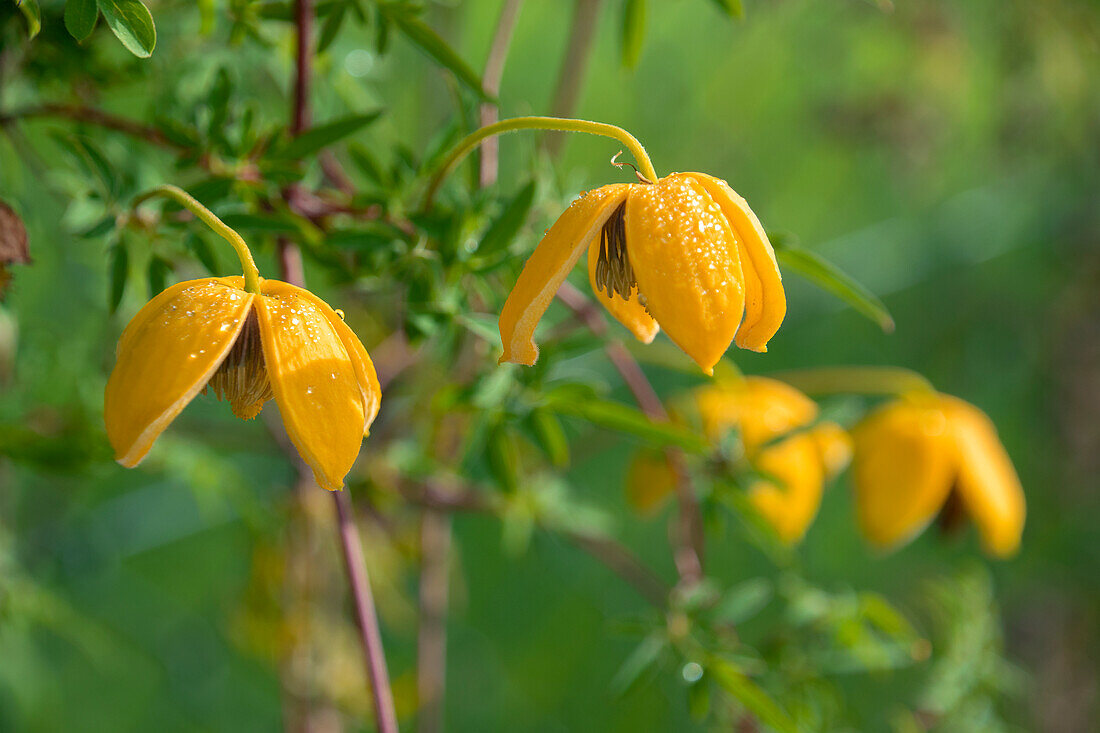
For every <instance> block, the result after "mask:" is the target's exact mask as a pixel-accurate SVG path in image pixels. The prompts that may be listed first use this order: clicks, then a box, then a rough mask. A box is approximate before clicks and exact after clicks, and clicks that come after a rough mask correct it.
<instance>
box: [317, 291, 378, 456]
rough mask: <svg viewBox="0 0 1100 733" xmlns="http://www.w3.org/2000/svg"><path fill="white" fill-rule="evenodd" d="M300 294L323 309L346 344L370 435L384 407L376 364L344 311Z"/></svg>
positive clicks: (365, 427) (366, 429)
mask: <svg viewBox="0 0 1100 733" xmlns="http://www.w3.org/2000/svg"><path fill="white" fill-rule="evenodd" d="M299 294H300V295H301V296H302V297H303V298H307V299H309V300H311V301H312V302H313V304H314V305H316V306H317V307H318V308H320V309H321V312H322V313H324V314H325V315H326V316H328V319H329V323H331V324H332V328H333V330H335V331H336V335H337V336H339V337H340V341H341V342H342V343H343V344H344V350H345V351H347V352H348V356H349V357H350V358H351V363H352V366H354V367H355V376H356V378H357V379H358V380H359V387H360V390H361V391H362V393H363V407H364V413H365V420H366V424H365V426H364V427H363V434H364V435H369V434H370V426H371V423H373V422H374V418H376V417H377V416H378V410H379V408H380V407H381V406H382V387H381V386H380V385H379V384H378V374H377V373H376V372H375V370H374V362H372V361H371V358H370V355H369V354H368V353H367V350H366V349H365V348H364V347H363V342H362V341H360V340H359V337H358V336H356V335H355V332H354V331H352V330H351V327H350V326H348V324H347V323H345V322H344V311H342V310H339V309H336V310H333V309H332V308H330V307H329V305H328V303H326V302H325V301H323V300H321V299H320V298H318V297H317V296H316V295H314V294H313V293H311V292H310V291H308V290H302V291H301V292H300V293H299Z"/></svg>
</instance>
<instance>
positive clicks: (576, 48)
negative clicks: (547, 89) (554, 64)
mask: <svg viewBox="0 0 1100 733" xmlns="http://www.w3.org/2000/svg"><path fill="white" fill-rule="evenodd" d="M599 14H600V0H576V3H575V5H574V6H573V23H572V25H571V26H570V28H569V47H568V48H567V49H566V50H565V57H564V58H563V59H562V64H561V69H560V70H559V71H558V83H557V86H556V87H555V89H554V101H553V102H552V103H551V104H550V114H551V115H552V116H554V117H572V116H573V112H574V111H575V110H576V108H577V100H578V99H579V97H580V93H581V85H582V84H583V83H584V71H585V68H586V67H587V66H588V56H589V54H591V53H592V42H593V41H594V40H595V38H596V21H597V19H598V18H599ZM564 144H565V135H563V134H562V133H560V132H557V133H549V134H548V135H547V138H546V148H547V150H549V151H550V155H552V156H554V155H557V154H558V153H559V152H561V147H562V145H564Z"/></svg>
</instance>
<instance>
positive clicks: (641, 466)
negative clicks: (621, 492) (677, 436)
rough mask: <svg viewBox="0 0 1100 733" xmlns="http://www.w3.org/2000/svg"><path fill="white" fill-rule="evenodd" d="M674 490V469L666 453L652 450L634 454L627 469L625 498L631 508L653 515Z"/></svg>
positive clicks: (647, 515) (645, 514)
mask: <svg viewBox="0 0 1100 733" xmlns="http://www.w3.org/2000/svg"><path fill="white" fill-rule="evenodd" d="M674 493H676V472H675V471H674V470H673V468H672V465H671V464H670V463H669V461H668V456H666V455H665V454H664V453H661V452H660V451H653V450H641V451H639V452H638V453H636V454H635V455H634V458H633V459H631V461H630V465H629V466H628V467H627V471H626V501H627V503H628V504H630V506H631V507H632V508H633V509H634V511H636V512H637V513H638V514H640V515H642V516H644V517H652V516H654V515H655V514H657V512H658V511H659V510H660V508H661V506H662V505H664V503H665V500H666V499H668V497H670V496H672V495H673V494H674Z"/></svg>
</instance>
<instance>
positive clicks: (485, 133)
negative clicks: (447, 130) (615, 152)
mask: <svg viewBox="0 0 1100 733" xmlns="http://www.w3.org/2000/svg"><path fill="white" fill-rule="evenodd" d="M517 130H557V131H559V132H583V133H587V134H589V135H602V136H604V137H610V138H612V139H615V140H618V141H619V142H621V143H622V144H623V145H625V146H626V149H627V150H629V151H630V154H631V155H632V156H634V160H635V161H637V163H638V165H639V167H640V168H641V170H642V175H643V176H645V177H646V178H647V179H649V180H650V181H656V180H657V178H658V176H657V171H656V170H654V168H653V163H652V161H650V159H649V154H648V153H646V151H645V148H644V147H642V144H641V143H640V142H638V138H636V137H634V136H633V135H631V134H630V133H629V132H627V131H626V130H624V129H622V128H621V127H616V126H615V125H609V124H607V123H604V122H590V121H588V120H571V119H566V118H562V117H513V118H511V119H508V120H501V121H500V122H496V123H493V124H492V125H486V126H485V127H482V128H481V129H479V130H475V131H474V132H472V133H470V134H469V135H467V136H466V137H465V138H463V139H462V140H461V141H460V142H459V143H458V145H456V146H455V147H454V148H453V149H452V150H451V152H450V153H449V154H448V155H447V157H446V158H445V159H444V161H443V163H441V164H440V166H439V167H438V168H437V169H436V171H435V173H434V174H432V178H431V181H430V182H429V184H428V191H427V193H426V194H425V196H424V209H430V208H431V206H432V201H433V199H435V194H436V191H437V190H438V189H439V186H440V184H442V183H443V179H445V178H446V177H447V174H448V173H450V172H451V171H452V170H453V169H454V167H455V166H456V165H458V163H459V162H460V161H461V160H462V159H463V158H465V157H466V155H467V154H469V153H470V151H471V150H473V149H474V148H476V147H477V146H478V144H479V143H480V142H481V141H482V140H485V139H487V138H490V137H493V136H494V135H502V134H504V133H506V132H515V131H517Z"/></svg>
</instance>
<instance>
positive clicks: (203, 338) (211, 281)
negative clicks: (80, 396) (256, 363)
mask: <svg viewBox="0 0 1100 733" xmlns="http://www.w3.org/2000/svg"><path fill="white" fill-rule="evenodd" d="M239 284H240V278H203V279H201V280H189V281H187V282H182V283H178V284H176V285H173V286H171V287H169V288H167V289H166V290H164V291H163V292H162V293H160V294H159V295H157V296H156V297H155V298H153V299H152V300H151V301H149V302H148V303H146V304H145V307H144V308H142V309H141V310H140V311H138V314H137V315H136V316H134V318H133V320H132V321H130V324H129V325H128V326H127V327H126V330H125V331H124V332H123V334H122V337H121V338H120V339H119V344H118V358H117V361H116V363H115V368H114V370H113V371H112V372H111V377H110V379H108V381H107V389H106V391H105V393H104V401H103V417H104V422H105V423H106V426H107V437H108V439H109V440H110V442H111V446H112V447H113V448H114V450H115V457H116V459H117V460H118V462H119V463H121V464H122V465H124V466H126V467H128V468H132V467H133V466H136V465H137V464H138V463H140V462H141V460H142V459H143V458H144V457H145V455H146V454H147V453H148V452H149V449H150V448H152V446H153V442H154V441H155V440H156V439H157V437H158V436H159V435H160V434H161V433H162V432H164V429H165V428H167V427H168V425H169V423H171V422H172V420H174V419H175V417H176V415H178V414H179V413H180V412H181V411H182V410H183V408H184V407H186V406H187V404H188V403H189V402H190V401H191V400H192V399H194V397H195V395H197V394H198V393H199V392H200V391H201V390H202V388H203V387H205V386H206V383H207V381H209V379H210V377H211V376H212V375H213V374H214V372H215V371H216V370H217V368H218V365H219V364H220V363H221V362H222V360H223V359H224V358H225V355H226V354H227V353H228V352H229V350H230V349H231V348H232V346H233V342H234V341H236V339H237V335H238V334H239V333H240V329H241V326H242V325H243V323H244V319H245V316H246V315H247V313H248V310H249V308H250V307H251V305H252V302H253V299H254V297H255V296H253V295H251V294H250V293H246V292H244V291H243V290H241V289H239Z"/></svg>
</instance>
